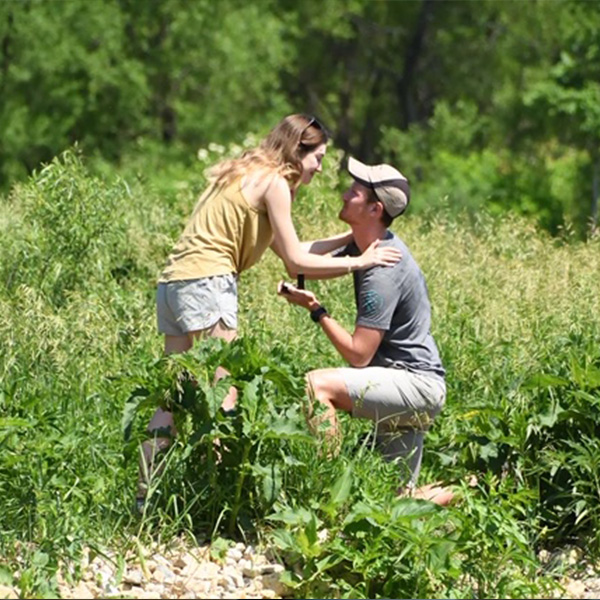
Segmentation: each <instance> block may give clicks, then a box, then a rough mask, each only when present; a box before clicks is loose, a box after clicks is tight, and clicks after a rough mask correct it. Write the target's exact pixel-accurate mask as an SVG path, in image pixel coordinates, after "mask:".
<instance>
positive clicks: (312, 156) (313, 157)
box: [300, 144, 327, 185]
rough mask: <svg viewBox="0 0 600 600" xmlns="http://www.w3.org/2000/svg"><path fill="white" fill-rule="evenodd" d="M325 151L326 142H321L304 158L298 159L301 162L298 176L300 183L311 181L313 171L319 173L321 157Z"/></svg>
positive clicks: (305, 183)
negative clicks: (300, 174) (300, 173)
mask: <svg viewBox="0 0 600 600" xmlns="http://www.w3.org/2000/svg"><path fill="white" fill-rule="evenodd" d="M326 151H327V144H321V145H320V146H317V147H316V148H315V149H314V150H311V151H310V152H309V153H308V154H306V155H305V156H304V158H303V159H302V160H301V161H300V162H301V163H302V176H301V177H300V183H302V184H304V185H307V184H309V183H310V182H311V181H312V178H313V177H314V175H315V173H320V172H321V171H322V170H323V168H322V162H323V157H324V156H325V152H326Z"/></svg>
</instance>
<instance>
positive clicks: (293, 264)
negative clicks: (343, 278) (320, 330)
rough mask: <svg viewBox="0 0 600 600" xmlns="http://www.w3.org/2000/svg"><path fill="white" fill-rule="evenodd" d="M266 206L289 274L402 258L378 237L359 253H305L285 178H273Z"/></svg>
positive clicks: (335, 271)
mask: <svg viewBox="0 0 600 600" xmlns="http://www.w3.org/2000/svg"><path fill="white" fill-rule="evenodd" d="M264 201H265V205H266V207H267V212H268V214H269V220H270V222H271V227H272V229H273V238H274V244H273V247H274V248H276V252H277V253H278V254H279V256H280V257H281V259H282V260H283V262H284V263H285V266H286V269H287V271H288V273H289V274H290V276H292V277H295V276H296V275H297V274H298V273H304V274H305V275H306V276H312V277H319V276H326V277H327V276H329V277H331V276H338V275H344V274H345V273H350V271H356V270H359V269H367V268H369V267H373V266H375V265H383V266H390V265H393V264H395V263H396V262H398V260H400V258H401V255H400V252H399V251H398V250H396V249H394V248H390V247H386V248H378V247H377V246H378V245H379V240H376V241H375V242H373V243H372V244H371V245H370V246H369V247H368V248H367V250H365V252H363V254H361V255H360V256H344V257H339V258H338V257H333V256H320V255H317V254H310V253H308V252H306V251H305V250H304V249H303V248H302V245H301V244H300V241H299V240H298V235H297V234H296V230H295V229H294V224H293V223H292V196H291V193H290V189H289V187H288V184H287V182H286V181H285V179H284V178H283V177H276V178H274V179H273V180H272V181H271V184H270V185H269V187H268V188H267V190H266V192H265V195H264Z"/></svg>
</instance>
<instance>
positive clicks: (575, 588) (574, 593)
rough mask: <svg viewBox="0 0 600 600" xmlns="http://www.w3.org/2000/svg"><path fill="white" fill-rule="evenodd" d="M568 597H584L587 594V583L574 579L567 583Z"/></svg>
mask: <svg viewBox="0 0 600 600" xmlns="http://www.w3.org/2000/svg"><path fill="white" fill-rule="evenodd" d="M565 591H566V593H567V597H568V598H583V597H584V594H585V583H583V581H577V580H574V579H572V580H571V581H569V582H567V584H566V585H565Z"/></svg>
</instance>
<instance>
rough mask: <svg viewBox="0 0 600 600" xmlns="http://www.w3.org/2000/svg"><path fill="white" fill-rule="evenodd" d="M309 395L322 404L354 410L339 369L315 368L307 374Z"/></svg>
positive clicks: (349, 410)
mask: <svg viewBox="0 0 600 600" xmlns="http://www.w3.org/2000/svg"><path fill="white" fill-rule="evenodd" d="M306 385H307V392H308V397H309V398H311V399H314V400H318V401H319V402H320V403H321V404H325V405H327V406H333V407H335V408H337V409H341V410H345V411H347V412H351V411H352V401H351V400H350V396H349V394H348V390H347V389H346V383H345V382H344V379H343V377H342V375H341V373H340V370H339V369H315V370H314V371H309V372H308V373H307V375H306Z"/></svg>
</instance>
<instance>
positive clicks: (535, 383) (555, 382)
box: [521, 373, 569, 389]
mask: <svg viewBox="0 0 600 600" xmlns="http://www.w3.org/2000/svg"><path fill="white" fill-rule="evenodd" d="M568 385H569V380H568V379H565V378H564V377H559V376H558V375H551V374H550V373H536V374H535V375H532V376H531V377H529V378H528V379H527V380H526V381H524V382H523V383H522V384H521V387H522V388H524V389H537V388H552V387H566V386H568Z"/></svg>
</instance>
